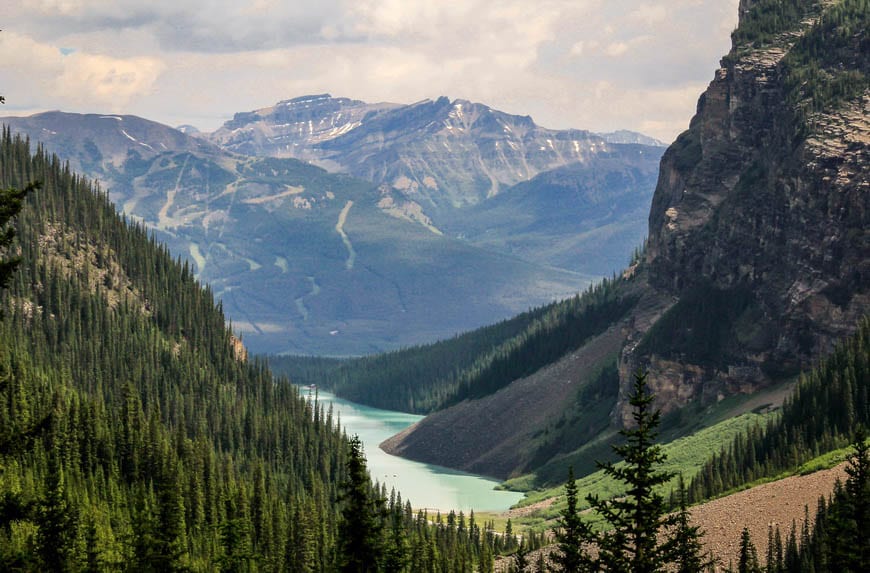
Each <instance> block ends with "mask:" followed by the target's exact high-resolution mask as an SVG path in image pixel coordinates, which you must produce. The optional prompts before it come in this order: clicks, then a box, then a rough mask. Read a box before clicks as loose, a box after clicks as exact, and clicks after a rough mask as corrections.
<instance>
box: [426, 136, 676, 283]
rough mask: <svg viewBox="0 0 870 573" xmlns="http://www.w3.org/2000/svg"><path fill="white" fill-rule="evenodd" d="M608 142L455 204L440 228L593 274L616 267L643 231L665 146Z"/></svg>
mask: <svg viewBox="0 0 870 573" xmlns="http://www.w3.org/2000/svg"><path fill="white" fill-rule="evenodd" d="M611 147H612V149H611V150H610V151H607V152H601V153H599V154H597V155H595V156H594V157H590V158H589V159H588V160H587V161H584V162H582V163H571V164H568V165H566V166H564V167H558V168H555V169H552V170H550V171H545V172H543V173H540V174H539V175H537V176H535V177H534V178H532V179H531V180H529V181H523V182H521V183H517V184H516V185H514V186H512V187H510V188H508V189H506V190H504V191H502V192H501V193H499V194H498V195H496V196H495V197H492V198H490V199H488V200H486V201H484V202H482V203H478V204H477V205H473V206H470V207H467V208H465V209H460V210H457V211H456V212H455V213H454V214H453V215H452V217H451V218H450V220H449V221H447V222H446V223H444V224H443V225H442V228H443V229H444V230H445V231H446V232H449V233H451V234H456V235H459V236H461V237H462V238H463V239H465V240H468V241H470V242H472V243H474V244H475V245H479V246H483V247H487V248H490V249H502V250H506V251H507V252H510V253H512V254H515V255H517V256H519V257H522V258H524V259H527V260H538V261H546V263H547V264H549V265H552V266H555V267H559V268H566V269H572V270H576V271H583V272H588V273H592V274H594V275H599V276H607V275H609V274H610V273H612V272H614V271H615V270H618V269H622V268H624V266H625V264H626V254H627V253H630V252H632V250H633V249H635V248H637V247H638V246H639V245H641V244H642V243H643V241H644V239H645V238H646V224H645V219H646V216H647V214H648V212H649V205H650V201H651V200H652V191H653V189H655V180H656V178H657V176H658V161H659V159H660V158H661V154H662V152H663V151H664V148H663V147H649V146H641V145H627V144H614V145H612V146H611Z"/></svg>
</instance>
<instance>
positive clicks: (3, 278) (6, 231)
mask: <svg viewBox="0 0 870 573" xmlns="http://www.w3.org/2000/svg"><path fill="white" fill-rule="evenodd" d="M37 189H39V183H35V182H34V183H28V184H27V185H26V186H25V187H23V188H21V189H17V188H15V187H7V188H5V189H3V188H0V288H4V287H5V286H6V283H7V282H9V279H10V278H11V277H12V273H13V272H14V271H15V268H16V267H17V266H18V264H19V263H20V262H21V258H20V257H18V256H9V255H8V254H7V252H8V250H9V247H10V246H11V245H12V241H13V240H14V238H15V227H13V226H12V225H10V224H9V223H10V222H11V221H12V218H13V217H15V216H16V215H17V214H18V213H19V212H20V211H21V206H22V204H23V203H24V198H25V197H27V195H28V193H31V192H32V191H36V190H37ZM0 316H2V315H0Z"/></svg>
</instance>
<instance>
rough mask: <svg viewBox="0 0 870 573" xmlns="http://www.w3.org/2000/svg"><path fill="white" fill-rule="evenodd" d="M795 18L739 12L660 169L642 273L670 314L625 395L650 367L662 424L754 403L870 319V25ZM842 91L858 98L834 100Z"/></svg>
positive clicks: (743, 8)
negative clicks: (786, 21) (749, 399)
mask: <svg viewBox="0 0 870 573" xmlns="http://www.w3.org/2000/svg"><path fill="white" fill-rule="evenodd" d="M793 4H796V5H797V6H798V7H799V8H800V9H801V10H802V12H801V13H799V14H796V15H795V17H794V22H793V23H792V24H791V25H789V26H787V27H785V28H781V29H776V28H765V27H764V26H762V24H764V23H765V22H767V20H766V19H765V18H766V16H765V14H766V13H765V12H764V10H765V9H767V8H769V7H767V6H765V2H762V1H758V2H752V1H748V0H744V1H742V2H741V4H740V15H741V25H740V27H739V28H738V31H737V32H735V35H734V39H735V41H734V47H733V49H732V51H731V52H730V53H729V54H728V56H726V57H725V58H724V59H723V60H722V67H721V68H720V69H719V70H717V71H716V74H715V78H714V80H713V81H712V82H711V84H710V86H709V87H708V89H707V90H706V92H705V93H704V94H703V95H702V96H701V98H700V100H699V102H698V111H697V114H696V115H695V117H694V118H693V119H692V122H691V124H690V128H689V130H688V131H686V132H685V133H683V134H682V135H681V136H680V137H679V138H678V139H677V141H676V142H675V143H674V145H672V146H671V147H670V148H669V149H668V151H667V152H666V153H665V155H664V158H663V159H662V164H661V170H660V175H659V182H658V185H657V187H656V192H655V195H654V198H653V204H652V209H651V212H650V219H649V220H650V232H649V242H648V247H647V253H646V260H645V262H644V264H645V265H646V266H647V267H648V270H649V285H650V287H651V288H652V289H654V290H655V291H656V292H658V293H660V295H661V297H662V299H663V300H664V301H665V302H664V303H663V307H662V310H663V314H662V317H661V319H659V320H658V321H656V322H654V323H652V324H651V325H648V326H647V325H644V326H641V325H638V328H637V329H636V330H635V331H634V332H633V333H631V334H630V336H629V342H628V344H627V346H626V348H625V349H624V351H623V354H622V358H621V361H620V371H621V379H622V381H623V388H622V390H623V394H622V395H623V396H624V391H625V389H626V384H627V383H628V382H629V380H630V374H631V372H632V371H633V370H634V369H636V368H638V367H643V368H647V369H649V370H650V374H651V375H650V379H651V380H653V385H654V389H655V390H656V391H657V392H658V393H659V399H660V404H661V405H662V406H663V408H664V409H665V411H670V410H673V409H676V408H679V407H681V406H683V405H685V404H686V403H688V402H690V401H692V400H696V399H701V400H704V401H709V400H716V399H719V398H721V397H722V396H724V395H728V394H733V393H738V392H752V391H753V390H754V389H757V388H759V387H760V386H764V385H766V384H769V383H771V382H772V381H775V380H779V379H782V378H783V377H787V376H790V375H793V374H794V373H796V372H798V371H799V370H801V369H803V368H806V367H807V366H808V365H809V364H811V363H812V361H813V360H815V359H817V358H818V357H819V356H822V355H825V354H827V353H828V352H830V351H831V349H832V348H833V346H834V344H835V343H836V341H837V340H839V339H841V338H842V337H844V336H846V335H848V334H850V333H852V332H854V330H855V328H856V327H857V324H858V321H859V320H860V318H861V317H862V316H864V315H865V314H866V313H867V312H868V311H870V293H868V285H870V257H868V255H870V225H868V212H870V173H868V165H870V113H868V112H870V86H868V79H867V78H868V77H870V58H868V57H867V56H868V54H870V43H868V38H867V26H866V24H867V20H868V18H867V13H866V11H863V10H862V9H861V8H860V6H859V4H860V2H854V1H850V0H847V1H845V2H841V3H816V2H810V1H807V2H798V3H793ZM862 11H863V14H862V13H861V12H862ZM757 29H758V30H763V31H765V34H764V35H761V33H760V32H759V33H756V32H754V30H757ZM753 36H754V37H753ZM819 45H820V46H823V48H822V49H817V48H816V47H814V46H819ZM825 54H834V56H833V57H829V56H825ZM819 70H821V71H819ZM819 73H821V74H822V76H821V77H822V78H824V82H821V81H818V82H817V83H814V82H815V81H816V80H814V79H813V77H814V76H813V74H819ZM808 74H809V75H808ZM843 78H846V80H848V81H849V82H854V83H846V84H844V85H845V87H843V88H842V90H843V92H842V93H840V94H836V93H835V94H833V95H829V94H828V88H827V86H828V85H830V84H838V82H840V81H845V80H843ZM854 78H857V79H854ZM849 90H851V91H849ZM674 301H676V302H675V303H674ZM672 304H673V306H670V305H672ZM666 308H667V309H668V310H667V311H665V309H666ZM699 337H701V338H702V337H709V338H712V339H714V340H715V344H716V345H717V346H718V347H717V348H716V349H713V350H710V349H705V348H701V347H699V345H697V344H694V343H693V342H692V341H693V339H694V340H697V339H698V338H699ZM666 338H667V340H666ZM625 415H626V409H625V404H624V402H620V406H619V407H618V408H617V417H620V418H623V419H624V417H625Z"/></svg>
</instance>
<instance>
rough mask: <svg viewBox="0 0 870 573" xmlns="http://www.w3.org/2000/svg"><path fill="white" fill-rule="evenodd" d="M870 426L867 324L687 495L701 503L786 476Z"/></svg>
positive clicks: (707, 469)
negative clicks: (762, 480)
mask: <svg viewBox="0 0 870 573" xmlns="http://www.w3.org/2000/svg"><path fill="white" fill-rule="evenodd" d="M862 426H863V427H868V426H870V320H868V319H864V321H863V322H862V323H861V328H860V329H859V331H858V332H857V333H856V334H855V335H854V336H852V337H850V338H849V339H847V340H846V341H844V342H843V344H842V345H841V346H839V347H838V348H837V349H836V350H835V351H834V353H833V354H831V356H829V357H828V358H827V359H826V360H825V361H824V362H823V363H822V364H820V365H819V366H818V367H817V368H815V369H813V370H811V371H810V372H809V373H807V374H806V375H804V376H801V378H800V381H799V382H798V384H797V387H796V389H795V391H794V393H793V394H792V395H791V396H790V397H789V398H788V399H787V400H786V402H785V403H784V404H783V407H782V415H781V416H779V417H777V418H776V419H774V420H771V421H770V422H769V424H768V425H767V427H766V428H760V427H756V428H753V429H751V430H750V431H748V432H747V433H745V434H741V435H738V436H737V437H736V438H735V440H734V442H733V443H732V444H731V445H730V446H729V447H728V448H726V449H723V450H722V451H721V452H718V453H716V454H715V455H714V456H713V457H712V458H711V459H710V461H709V462H707V463H706V464H705V465H704V467H703V468H702V469H701V471H700V472H699V473H698V475H697V477H696V478H695V479H694V480H693V481H692V485H691V487H690V488H689V494H690V496H691V497H692V498H693V499H705V498H708V497H711V496H713V495H716V494H718V493H721V492H723V491H726V490H729V489H731V488H734V487H739V486H740V485H742V484H745V483H750V482H753V481H755V480H757V479H760V478H766V477H774V476H776V475H779V474H781V473H783V472H786V471H791V470H794V469H795V468H797V467H798V466H800V465H801V464H802V463H804V462H806V461H808V460H810V459H812V458H814V457H816V456H819V455H821V454H824V453H826V452H830V451H832V450H835V449H837V448H842V447H843V446H845V445H846V444H848V443H849V442H850V441H851V440H852V437H853V436H854V434H855V431H856V430H857V429H858V428H860V427H862Z"/></svg>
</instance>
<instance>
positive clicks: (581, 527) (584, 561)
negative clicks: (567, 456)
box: [553, 466, 596, 573]
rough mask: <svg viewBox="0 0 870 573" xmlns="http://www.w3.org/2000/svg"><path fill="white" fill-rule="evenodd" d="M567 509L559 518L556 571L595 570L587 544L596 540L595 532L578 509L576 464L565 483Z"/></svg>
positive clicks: (567, 572) (576, 572) (570, 469)
mask: <svg viewBox="0 0 870 573" xmlns="http://www.w3.org/2000/svg"><path fill="white" fill-rule="evenodd" d="M565 501H566V505H565V509H564V510H562V516H561V518H560V519H559V525H558V528H557V529H556V530H555V532H554V534H555V538H556V544H557V546H558V549H557V550H556V552H555V553H554V554H553V564H554V565H555V571H562V572H564V573H581V572H584V571H593V570H594V569H595V563H594V561H593V559H592V558H591V557H590V556H589V554H588V553H587V552H586V548H585V545H588V543H589V542H590V541H592V540H595V539H596V537H595V533H594V532H593V531H592V529H591V527H590V526H589V524H588V523H586V522H585V521H583V519H582V518H581V517H580V512H579V511H578V510H577V483H576V482H575V480H574V466H570V467H569V468H568V482H567V483H566V484H565Z"/></svg>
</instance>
